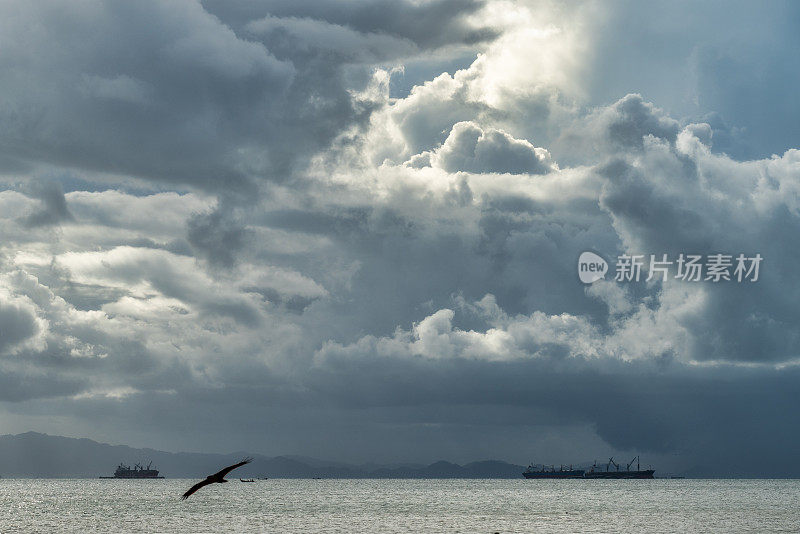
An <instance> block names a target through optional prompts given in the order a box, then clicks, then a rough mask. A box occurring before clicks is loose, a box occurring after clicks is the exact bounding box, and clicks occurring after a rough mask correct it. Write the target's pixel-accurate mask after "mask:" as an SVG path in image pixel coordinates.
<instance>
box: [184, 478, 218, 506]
mask: <svg viewBox="0 0 800 534" xmlns="http://www.w3.org/2000/svg"><path fill="white" fill-rule="evenodd" d="M208 484H211V482H210V481H209V480H208V479H205V480H201V481H200V482H198V483H197V484H195V485H194V486H192V487H191V488H189V489H188V490H186V493H184V494H183V496H182V497H181V499H182V500H184V501H185V500H186V499H188V498H189V495H191V494H192V493H194V492H195V491H197V490H199V489H200V488H202V487H203V486H207V485H208Z"/></svg>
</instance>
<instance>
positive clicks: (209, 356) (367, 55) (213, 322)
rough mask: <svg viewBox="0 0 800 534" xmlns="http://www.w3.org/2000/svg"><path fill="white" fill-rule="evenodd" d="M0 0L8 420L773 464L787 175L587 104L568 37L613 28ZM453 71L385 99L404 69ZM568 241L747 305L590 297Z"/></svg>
mask: <svg viewBox="0 0 800 534" xmlns="http://www.w3.org/2000/svg"><path fill="white" fill-rule="evenodd" d="M9 6H10V5H9ZM617 7H619V6H617ZM6 9H12V10H14V16H13V17H11V16H7V17H0V20H1V21H2V22H0V24H2V25H3V26H4V29H3V31H2V32H0V35H2V36H3V37H0V68H2V69H3V71H4V72H5V73H6V75H4V76H2V77H0V91H2V94H3V96H4V103H3V105H2V106H0V118H2V119H3V120H2V126H0V174H1V176H0V179H2V183H3V184H4V187H3V190H2V191H0V382H2V385H3V387H2V388H0V400H1V401H2V410H3V411H2V412H0V420H2V421H3V422H4V423H5V424H6V426H7V428H8V429H9V431H25V430H29V429H31V428H33V429H35V430H40V431H47V432H50V433H62V434H71V435H76V434H85V435H88V436H90V437H95V438H98V439H103V440H106V441H109V440H110V441H118V442H127V443H130V444H132V445H137V446H142V445H147V446H155V447H161V448H173V449H185V448H187V447H191V448H202V449H205V450H208V451H211V450H221V449H225V448H230V449H231V450H234V449H237V448H238V449H243V448H246V449H248V450H254V449H260V450H261V451H263V452H264V453H266V454H279V453H287V452H290V453H298V454H308V455H314V456H323V457H330V458H340V459H346V460H350V461H361V460H376V461H421V462H428V461H432V460H434V459H438V458H440V457H446V458H448V459H451V460H453V461H459V462H465V461H471V460H475V459H478V458H481V457H484V458H485V457H495V458H500V459H505V460H510V461H513V462H517V463H521V462H525V461H529V458H528V456H529V455H535V456H536V457H537V458H538V459H540V460H541V461H547V462H550V463H553V462H555V463H559V462H561V461H576V462H577V461H585V460H592V459H594V458H595V457H601V456H602V455H606V454H617V453H624V454H627V453H629V452H630V453H636V452H642V453H643V454H645V455H650V456H651V457H652V458H654V459H655V460H656V461H658V462H660V465H661V466H663V467H662V468H663V469H674V470H686V471H690V472H694V473H697V474H700V473H702V474H711V475H725V474H742V475H757V474H770V475H779V474H785V473H786V471H785V469H789V470H790V471H791V470H792V469H796V468H794V467H793V466H794V464H795V463H796V462H793V457H792V454H793V452H792V449H791V447H792V444H793V443H794V442H795V441H796V439H797V437H798V435H797V430H795V429H797V428H800V426H799V425H798V424H797V423H798V421H797V417H798V416H797V413H798V410H797V408H798V405H797V398H798V395H797V393H798V391H797V389H798V380H797V378H798V377H797V369H798V367H797V365H798V354H800V331H798V328H797V324H798V316H797V311H796V309H797V306H796V305H795V303H796V302H797V301H798V298H800V286H798V284H797V281H796V275H795V272H794V268H793V266H794V265H796V264H797V263H798V260H800V258H798V250H800V248H799V247H797V246H794V245H795V244H797V236H798V235H800V232H798V230H800V211H799V210H800V202H799V201H798V191H800V152H798V150H797V149H792V148H789V149H788V150H781V151H780V153H779V154H776V155H773V156H771V157H764V156H763V146H756V145H757V144H758V143H759V142H760V141H757V140H754V139H752V138H750V137H748V136H747V133H746V129H742V130H736V129H735V128H736V126H728V125H727V124H728V123H727V122H725V121H724V120H723V119H722V118H721V115H706V114H704V113H700V112H701V111H705V110H701V109H693V110H692V112H691V113H687V114H685V115H680V114H674V113H670V111H668V110H666V109H663V108H660V107H659V102H657V101H652V102H651V101H650V100H649V99H648V98H647V97H646V95H642V94H640V93H638V92H636V91H637V90H638V87H637V86H636V84H637V83H639V80H636V79H633V78H631V82H630V83H631V84H632V85H633V86H632V87H626V88H625V89H624V91H623V92H621V93H620V94H615V95H614V98H610V99H607V100H605V101H603V102H595V101H594V100H595V99H596V98H598V97H597V96H596V95H597V94H602V92H603V89H602V88H601V86H600V85H598V84H599V81H598V78H597V76H600V75H599V74H598V73H596V72H594V71H592V68H600V66H602V65H603V64H604V61H605V60H606V59H607V58H605V57H597V56H594V55H590V54H587V52H586V51H587V49H588V48H589V47H590V45H591V44H592V43H599V44H598V48H597V50H600V51H602V50H606V48H608V47H611V48H614V47H616V46H617V45H616V44H615V43H616V41H615V42H612V43H609V41H608V40H609V39H611V37H610V36H609V35H608V34H607V33H604V32H603V31H601V29H598V28H597V27H595V25H593V24H589V22H590V21H594V20H596V18H595V16H596V15H597V16H599V15H601V14H602V15H603V17H606V18H605V19H604V20H617V19H614V18H613V17H615V16H620V17H622V18H624V17H625V16H629V17H630V16H634V15H635V14H636V13H635V11H636V10H628V11H624V14H623V15H624V16H623V15H619V13H617V12H616V11H615V10H610V9H609V10H605V11H603V10H600V11H603V12H602V13H598V10H599V8H598V7H597V6H596V5H593V4H582V3H580V4H575V5H574V6H568V7H556V6H552V5H549V4H544V3H512V4H508V5H507V4H504V3H500V2H494V1H490V2H485V3H483V2H458V3H454V2H449V1H447V0H440V1H433V2H427V3H417V2H408V3H406V2H399V3H398V2H377V1H376V2H365V3H358V4H353V3H350V2H342V3H334V4H331V5H328V4H317V3H283V2H261V3H258V2H256V3H254V2H205V3H198V2H190V1H186V2H167V3H164V2H140V3H137V4H135V5H121V4H103V3H81V4H76V5H74V6H71V7H70V8H69V9H68V8H66V7H65V6H63V5H61V4H56V3H47V2H45V3H37V4H35V5H34V4H30V5H29V4H25V5H24V6H22V5H20V6H17V7H6ZM770 16H771V15H770ZM597 20H599V19H597ZM431 28H437V31H431ZM632 38H633V37H631V36H626V37H625V39H632ZM709 39H710V38H709ZM712 40H713V39H712ZM695 44H696V46H697V48H696V49H697V50H701V49H703V50H705V48H703V46H706V47H707V46H711V45H709V44H708V42H706V41H703V40H702V39H699V38H696V43H695ZM600 45H602V46H600ZM612 45H614V46H612ZM603 47H606V48H603ZM756 48H758V47H756ZM681 50H682V48H681ZM465 53H470V54H474V57H475V59H474V61H472V62H471V63H469V64H468V65H467V66H466V67H462V68H452V69H449V70H447V71H445V72H440V73H438V74H437V75H436V76H433V77H431V78H424V79H419V80H417V81H416V82H415V83H414V84H413V88H412V89H411V90H410V91H409V92H408V93H407V94H403V95H399V96H398V95H395V94H393V93H392V92H391V91H392V89H391V87H392V79H393V77H396V76H398V75H399V74H400V73H401V71H402V69H403V67H404V66H408V67H409V68H408V71H409V72H423V71H424V70H425V69H424V68H418V67H419V65H422V64H430V63H425V62H431V61H435V62H437V64H438V63H441V64H445V65H446V64H448V63H451V64H453V65H455V64H456V63H459V64H460V62H461V61H462V58H463V57H464V54H465ZM597 53H598V54H599V53H600V52H597ZM675 53H676V54H677V53H678V52H675ZM699 53H700V52H696V53H691V50H690V51H688V52H686V55H685V57H683V61H685V62H689V63H687V65H688V64H690V63H691V62H692V61H696V60H697V57H698V55H697V54H699ZM679 59H681V58H678V57H670V58H666V59H663V62H664V64H665V65H667V64H671V62H675V61H678V60H679ZM587 72H589V73H593V75H592V76H587ZM703 72H704V73H705V75H708V76H710V75H711V74H710V71H709V72H707V71H705V70H703ZM703 79H705V78H703ZM701 82H702V80H700V82H698V85H697V86H696V87H695V90H697V91H700V92H701V95H702V97H703V99H710V100H709V102H710V104H709V106H710V109H712V110H713V108H714V104H715V103H716V102H717V101H716V100H714V97H713V93H705V92H703V88H704V87H705V85H704V82H703V83H701ZM609 83H610V82H609ZM615 83H616V82H615ZM641 83H642V84H643V85H644V86H645V88H646V87H647V83H648V82H647V80H643V81H642V82H641ZM786 83H789V82H788V81H787V82H786ZM611 85H613V84H611ZM615 90H616V89H615ZM667 100H669V99H667ZM719 102H720V109H722V111H723V112H724V111H725V110H726V109H727V108H725V105H727V104H726V103H725V102H723V101H722V100H720V101H719ZM776 105H779V103H777V104H776ZM672 107H673V108H676V109H677V108H679V106H677V107H676V106H672ZM786 112H787V113H789V114H790V115H791V113H793V112H792V110H791V109H788V110H787V111H786ZM794 116H795V117H796V115H794ZM735 117H736V115H735V114H733V119H731V118H730V117H727V118H726V119H725V120H735ZM756 131H757V130H756ZM737 136H738V137H737ZM734 137H735V138H736V142H740V143H743V142H747V141H752V148H753V150H752V151H750V152H748V151H747V150H741V151H734V150H730V147H732V146H733V144H731V143H733V141H732V140H733V139H734ZM780 139H791V136H790V135H789V134H786V136H784V137H781V138H780ZM771 146H777V145H771ZM795 146H796V145H795ZM754 154H755V156H754ZM759 154H761V155H759ZM745 156H746V157H745ZM586 250H593V251H597V252H600V253H601V254H603V255H605V256H606V257H607V258H608V259H612V260H613V259H615V258H616V257H617V256H618V255H620V254H623V253H625V254H648V255H649V254H657V255H661V254H668V255H669V256H670V257H671V258H675V257H677V255H678V254H680V253H684V254H702V255H709V254H715V253H726V254H733V255H736V254H739V253H743V254H746V255H747V256H754V255H755V254H761V256H763V258H764V262H763V265H762V267H761V269H762V271H761V273H760V278H759V280H758V281H757V282H755V283H751V282H747V281H746V282H741V283H738V282H735V281H732V282H722V283H716V284H715V283H712V282H705V281H701V282H685V281H681V280H677V279H675V278H674V277H672V276H670V278H669V279H668V280H666V281H661V280H655V281H650V282H645V281H641V282H639V283H633V282H632V283H617V282H614V281H612V280H610V278H611V277H610V276H609V277H607V280H605V281H601V282H597V283H595V284H593V285H591V286H584V285H582V284H581V283H580V282H579V281H578V278H577V273H576V261H577V258H578V256H579V255H580V253H581V252H583V251H586ZM646 274H647V272H646V269H645V277H646ZM209 425H215V426H217V427H219V428H220V429H222V430H223V432H220V433H219V434H218V435H215V436H208V435H207V433H206V432H205V429H207V428H208V427H209ZM132 428H135V429H141V431H140V430H136V431H133V430H131V429H132ZM565 455H567V456H568V457H564V456H565ZM744 457H749V458H751V459H755V460H753V462H748V463H747V464H748V465H745V464H744V463H741V462H739V461H738V460H739V459H741V458H744ZM787 466H791V467H787ZM791 473H794V474H797V472H796V470H795V471H791Z"/></svg>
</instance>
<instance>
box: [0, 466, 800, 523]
mask: <svg viewBox="0 0 800 534" xmlns="http://www.w3.org/2000/svg"><path fill="white" fill-rule="evenodd" d="M194 482H195V481H194V480H188V479H165V480H99V479H2V480H0V532H2V533H4V534H5V533H9V532H25V533H28V532H43V533H50V532H84V533H85V532H165V533H172V532H176V533H177V532H181V533H184V532H213V533H218V532H236V533H243V532H276V533H287V532H289V533H293V532H298V533H300V532H302V533H334V532H348V533H349V532H365V533H381V532H392V533H393V532H398V533H399V532H404V533H405V532H420V533H423V532H424V533H436V532H448V533H456V532H458V533H480V532H483V533H494V532H498V533H508V532H525V533H530V532H536V533H549V532H552V533H563V532H570V533H573V532H602V533H609V532H647V533H659V532H680V533H703V532H724V533H735V532H757V533H767V532H800V481H798V480H695V479H684V480H678V479H654V480H525V479H519V480H462V479H456V480H337V479H321V480H289V479H269V480H256V481H255V482H253V483H243V482H240V481H239V480H238V479H232V480H231V481H230V482H229V483H227V484H214V485H210V486H207V487H205V488H203V489H201V490H200V491H199V492H197V493H196V494H194V495H192V496H191V497H190V498H189V499H188V500H186V501H181V500H180V495H181V494H182V493H183V492H184V491H185V490H186V489H187V488H189V487H190V486H191V485H192V484H193V483H194Z"/></svg>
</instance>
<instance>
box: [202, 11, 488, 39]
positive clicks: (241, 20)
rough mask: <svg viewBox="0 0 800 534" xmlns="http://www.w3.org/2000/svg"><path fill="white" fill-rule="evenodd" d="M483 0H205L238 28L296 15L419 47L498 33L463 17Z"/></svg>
mask: <svg viewBox="0 0 800 534" xmlns="http://www.w3.org/2000/svg"><path fill="white" fill-rule="evenodd" d="M484 4H485V2H483V1H476V0H468V1H463V0H435V1H432V2H409V1H406V0H404V1H390V0H369V1H365V2H355V3H354V2H348V1H338V0H337V1H334V2H309V1H303V2H286V1H282V0H267V1H265V2H247V1H240V0H236V1H234V2H229V1H224V0H223V1H219V0H206V1H204V2H203V5H204V6H205V8H206V9H208V11H209V12H211V13H213V14H214V15H216V16H218V17H220V19H222V20H223V21H224V22H226V23H228V24H231V25H232V26H234V27H236V26H242V25H244V24H246V23H248V22H250V21H252V20H256V19H260V18H263V17H264V16H267V15H274V16H278V17H302V18H308V19H312V20H321V21H325V22H329V23H332V24H336V25H340V26H345V27H348V28H351V29H353V30H355V31H357V32H362V33H375V34H386V35H390V36H394V37H398V38H402V39H407V40H409V41H412V42H414V43H415V44H416V45H418V46H419V47H421V48H437V47H441V46H445V45H453V44H471V45H474V44H477V43H479V42H482V41H489V40H492V39H494V38H495V37H497V36H498V32H497V30H495V29H493V28H489V27H478V28H475V27H471V26H470V25H469V24H467V23H466V22H465V20H464V19H465V17H466V16H468V15H471V14H474V13H475V12H476V11H478V9H479V8H481V7H482V6H483V5H484Z"/></svg>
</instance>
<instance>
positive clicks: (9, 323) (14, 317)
mask: <svg viewBox="0 0 800 534" xmlns="http://www.w3.org/2000/svg"><path fill="white" fill-rule="evenodd" d="M38 330H39V326H38V325H37V324H36V317H35V316H34V314H33V312H32V310H31V309H29V308H25V307H22V306H19V305H15V304H10V303H9V304H5V303H0V353H2V352H4V351H5V350H6V349H7V348H9V347H12V346H14V345H16V344H17V343H19V342H21V341H24V340H26V339H28V338H29V337H31V336H33V335H34V334H36V332H37V331H38Z"/></svg>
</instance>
